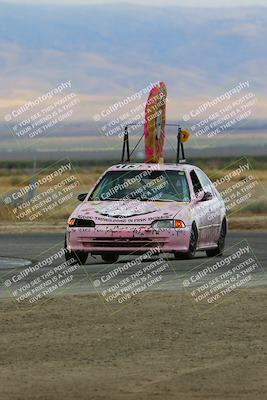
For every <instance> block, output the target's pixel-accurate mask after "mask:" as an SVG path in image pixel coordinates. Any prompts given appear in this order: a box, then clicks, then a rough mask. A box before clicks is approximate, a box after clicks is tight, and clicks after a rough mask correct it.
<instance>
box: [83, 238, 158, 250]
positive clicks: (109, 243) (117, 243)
mask: <svg viewBox="0 0 267 400" xmlns="http://www.w3.org/2000/svg"><path fill="white" fill-rule="evenodd" d="M82 243H83V245H84V246H85V247H86V246H88V247H91V246H92V247H126V248H127V247H136V248H139V247H149V248H151V247H158V246H160V245H163V244H164V242H162V240H157V241H155V240H151V239H149V238H125V239H124V238H113V239H107V238H96V239H93V240H90V241H88V240H87V241H83V242H82Z"/></svg>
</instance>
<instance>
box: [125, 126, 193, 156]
mask: <svg viewBox="0 0 267 400" xmlns="http://www.w3.org/2000/svg"><path fill="white" fill-rule="evenodd" d="M129 126H143V127H144V126H145V124H140V123H139V124H138V123H132V124H127V125H126V126H125V128H124V135H123V146H122V156H121V163H122V164H124V163H127V162H131V156H132V155H133V153H134V151H135V150H136V149H137V147H138V145H139V144H140V142H141V140H142V139H143V137H144V136H145V134H144V133H143V135H142V136H141V137H140V139H139V140H138V142H137V144H136V145H135V147H134V148H133V150H132V151H131V152H130V144H129V131H128V127H129ZM165 126H172V127H176V128H177V148H176V164H182V163H185V162H186V159H185V152H184V144H183V142H182V128H181V126H180V125H179V124H166V125H165Z"/></svg>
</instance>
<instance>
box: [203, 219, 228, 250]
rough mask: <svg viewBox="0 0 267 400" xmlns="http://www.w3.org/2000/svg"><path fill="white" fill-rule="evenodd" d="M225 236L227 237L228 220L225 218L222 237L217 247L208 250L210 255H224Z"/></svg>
mask: <svg viewBox="0 0 267 400" xmlns="http://www.w3.org/2000/svg"><path fill="white" fill-rule="evenodd" d="M225 238H226V221H225V219H224V220H223V223H222V227H221V232H220V237H219V240H218V242H217V247H216V249H211V250H206V254H207V256H208V257H216V256H222V255H223V251H224V247H225Z"/></svg>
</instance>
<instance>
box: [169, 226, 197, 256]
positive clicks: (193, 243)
mask: <svg viewBox="0 0 267 400" xmlns="http://www.w3.org/2000/svg"><path fill="white" fill-rule="evenodd" d="M197 240H198V232H197V227H196V224H195V223H193V225H192V229H191V234H190V241H189V249H188V251H187V252H186V253H177V252H176V253H174V257H175V259H176V260H187V259H190V258H194V257H195V254H196V251H197Z"/></svg>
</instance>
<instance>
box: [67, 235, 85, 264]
mask: <svg viewBox="0 0 267 400" xmlns="http://www.w3.org/2000/svg"><path fill="white" fill-rule="evenodd" d="M66 248H67V241H66V238H65V249H66ZM87 257H88V253H84V252H83V251H69V250H67V251H66V253H65V259H66V261H70V260H73V263H74V264H75V263H78V264H79V265H84V264H85V263H86V260H87Z"/></svg>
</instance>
